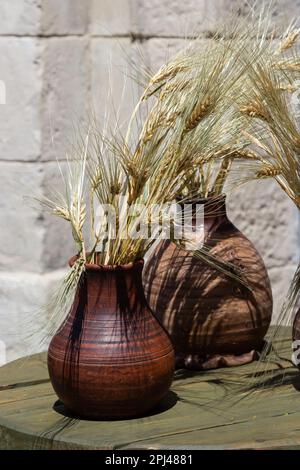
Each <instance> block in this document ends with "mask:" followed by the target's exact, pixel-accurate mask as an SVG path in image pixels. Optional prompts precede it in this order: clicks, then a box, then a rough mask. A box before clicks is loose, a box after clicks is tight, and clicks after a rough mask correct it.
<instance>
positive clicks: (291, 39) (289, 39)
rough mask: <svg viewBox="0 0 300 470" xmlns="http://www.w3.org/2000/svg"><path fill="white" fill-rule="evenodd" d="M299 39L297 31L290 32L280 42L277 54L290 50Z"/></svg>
mask: <svg viewBox="0 0 300 470" xmlns="http://www.w3.org/2000/svg"><path fill="white" fill-rule="evenodd" d="M298 37H299V30H295V31H291V32H290V33H289V34H288V35H287V36H286V37H285V38H284V39H283V41H282V42H281V44H280V47H279V52H284V51H287V50H288V49H291V48H292V47H293V46H294V45H295V44H296V42H297V40H298Z"/></svg>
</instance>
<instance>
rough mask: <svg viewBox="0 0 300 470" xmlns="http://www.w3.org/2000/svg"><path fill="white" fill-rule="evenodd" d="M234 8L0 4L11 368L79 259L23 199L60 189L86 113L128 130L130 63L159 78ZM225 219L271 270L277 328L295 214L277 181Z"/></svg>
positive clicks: (283, 7) (290, 10)
mask: <svg viewBox="0 0 300 470" xmlns="http://www.w3.org/2000/svg"><path fill="white" fill-rule="evenodd" d="M234 4H239V5H240V6H241V8H240V11H241V14H244V13H245V12H246V11H247V8H248V6H247V2H246V1H245V2H243V1H238V0H186V1H185V2H182V1H180V0H63V1H61V0H1V2H0V80H2V81H3V82H4V83H5V85H6V104H5V105H4V104H1V105H0V117H1V120H0V123H1V124H0V223H1V225H0V341H2V342H5V345H6V353H7V354H6V360H7V361H9V360H12V359H14V358H16V357H19V356H21V355H24V354H25V353H26V352H31V351H32V348H33V349H34V348H35V344H37V341H34V339H33V340H30V341H28V338H27V329H26V328H25V327H24V324H25V323H26V325H27V324H29V322H30V319H32V318H35V316H34V313H35V312H36V311H37V310H38V305H39V304H40V303H42V302H43V301H45V299H46V298H47V295H48V293H49V291H50V287H51V286H52V285H53V284H54V283H55V282H56V280H57V279H60V278H61V276H62V274H63V272H64V269H65V267H66V261H67V259H68V258H69V257H70V256H71V255H72V254H73V243H72V239H71V236H70V233H69V231H68V227H67V226H66V225H65V224H64V222H63V221H58V220H56V219H50V218H49V217H48V216H46V215H45V214H43V213H42V212H41V211H40V210H38V209H36V208H33V207H32V204H30V203H29V202H28V201H27V200H26V199H25V200H24V196H26V195H32V194H33V193H41V192H43V191H46V190H49V189H51V188H53V187H58V186H59V185H60V184H61V181H60V177H59V171H58V167H57V162H56V159H58V160H60V161H61V164H62V165H64V159H65V152H66V149H67V148H68V142H69V141H70V139H72V129H73V126H74V123H76V122H78V121H79V120H81V119H82V118H83V117H84V116H85V115H86V113H87V112H88V111H90V110H91V109H95V112H96V114H97V116H98V117H99V119H100V121H102V122H104V120H106V121H108V122H109V123H110V125H114V123H115V112H116V110H117V111H118V114H119V116H120V117H119V120H120V121H119V122H120V124H122V123H126V119H127V117H128V115H129V113H130V111H131V110H132V109H133V107H134V103H135V102H136V100H137V97H138V94H139V90H138V87H137V85H135V84H133V83H132V82H131V81H130V79H129V78H128V79H127V80H126V81H125V85H124V77H125V76H128V75H130V74H131V72H132V71H131V70H130V67H129V66H128V59H129V58H135V61H137V60H138V59H139V58H140V57H143V60H144V61H145V62H146V64H147V65H148V66H151V68H152V69H153V70H155V69H156V68H157V67H159V66H160V65H161V64H162V63H163V62H164V60H165V59H166V58H167V57H168V56H169V55H171V54H172V53H173V52H175V51H177V50H178V49H180V48H181V47H182V45H183V44H184V37H185V36H188V35H190V34H191V33H194V32H195V31H197V32H201V34H203V37H204V38H205V39H206V40H211V39H209V38H210V37H211V35H212V33H213V32H214V31H215V29H216V27H217V25H218V22H219V21H221V20H222V18H223V17H224V16H225V15H226V12H227V11H228V9H229V7H231V6H232V5H234ZM299 13H300V1H298V0H281V1H279V2H277V7H276V8H275V13H274V17H276V19H278V18H280V17H283V18H284V17H285V16H291V15H293V14H294V15H299ZM108 103H110V105H109V106H108ZM105 113H106V114H105ZM229 213H230V216H231V218H232V220H233V221H234V222H236V224H237V225H238V227H240V228H241V229H242V230H243V231H244V233H245V234H246V235H248V236H249V238H250V239H251V240H252V241H253V242H254V243H255V244H256V246H257V247H258V249H259V250H260V252H261V254H262V256H263V257H264V259H265V261H266V264H267V267H268V269H269V272H270V276H271V280H272V285H273V291H274V296H275V306H276V307H275V315H274V319H276V312H278V310H279V308H280V304H281V302H282V300H283V298H284V295H285V293H286V291H287V289H288V285H289V281H290V279H291V276H292V274H293V271H294V270H295V268H296V264H297V262H298V258H299V250H298V246H299V238H298V215H297V213H296V211H295V209H294V208H293V206H292V204H291V203H290V201H289V200H288V199H287V197H285V195H284V194H282V193H281V192H280V191H279V190H278V188H277V186H276V185H275V184H274V183H272V182H264V183H261V184H259V185H255V188H254V187H253V185H251V186H249V187H247V188H243V190H240V191H239V193H235V194H231V195H230V197H229ZM24 322H25V323H24ZM39 322H40V325H41V327H42V325H43V323H44V319H43V318H40V319H39ZM37 325H38V326H39V323H38V324H36V320H35V326H37ZM1 360H3V358H1V357H0V361H1Z"/></svg>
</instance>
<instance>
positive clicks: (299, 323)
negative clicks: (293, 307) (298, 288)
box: [293, 310, 300, 370]
mask: <svg viewBox="0 0 300 470" xmlns="http://www.w3.org/2000/svg"><path fill="white" fill-rule="evenodd" d="M299 340H300V310H298V312H297V313H296V316H295V319H294V322H293V341H299ZM297 350H298V351H299V347H298V345H296V347H295V352H296V351H297ZM295 356H296V357H295V359H297V361H296V360H295V365H296V366H297V367H298V369H299V370H300V363H299V362H298V361H299V353H298V354H295Z"/></svg>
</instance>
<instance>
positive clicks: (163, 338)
mask: <svg viewBox="0 0 300 470" xmlns="http://www.w3.org/2000/svg"><path fill="white" fill-rule="evenodd" d="M75 259H76V258H74V259H73V260H72V263H73V262H74V260H75ZM142 269H143V261H139V262H136V263H134V264H128V265H124V266H116V267H110V266H98V265H86V271H85V274H84V276H83V279H82V282H81V283H80V285H79V288H78V290H77V294H76V298H75V301H74V305H73V307H72V309H71V312H70V314H69V316H68V318H67V321H66V322H65V323H64V324H63V326H62V327H61V328H60V330H59V331H58V332H57V333H56V335H55V336H54V338H53V339H52V341H51V344H50V346H49V351H48V368H49V374H50V379H51V382H52V385H53V388H54V390H55V392H56V393H57V395H58V397H59V398H60V400H61V401H62V402H63V403H64V405H65V407H66V408H67V409H68V410H70V411H71V412H72V413H73V414H75V415H76V416H80V417H84V418H91V419H100V418H102V419H117V418H129V417H133V416H140V415H143V414H145V413H147V412H149V411H150V410H151V409H153V408H154V407H155V406H156V405H157V404H158V403H159V402H160V400H161V399H162V398H163V397H164V396H165V395H166V393H167V392H168V389H169V387H170V385H171V381H172V376H173V371H174V351H173V347H172V345H171V341H170V339H169V337H168V335H167V333H166V332H165V331H164V330H163V328H162V327H161V326H160V325H159V323H158V321H157V320H156V318H155V317H154V316H153V315H152V312H151V310H150V309H149V307H148V305H147V303H146V300H145V296H144V291H143V287H142Z"/></svg>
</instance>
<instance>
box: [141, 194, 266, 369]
mask: <svg viewBox="0 0 300 470" xmlns="http://www.w3.org/2000/svg"><path fill="white" fill-rule="evenodd" d="M196 202H197V204H204V228H205V230H204V232H205V233H204V238H205V243H206V246H207V247H208V248H209V251H210V253H211V254H214V255H216V256H218V257H219V258H220V259H222V260H224V261H225V260H226V261H229V262H231V263H232V264H234V265H235V266H236V267H238V268H239V269H240V270H242V272H243V275H244V278H245V279H246V280H247V282H248V284H249V285H250V286H251V288H252V290H251V291H250V290H249V289H247V288H246V287H244V286H243V285H241V284H240V283H239V282H238V281H235V280H233V279H232V278H230V277H228V276H226V275H225V274H222V273H220V271H219V270H217V269H215V268H213V267H211V266H209V265H208V264H206V263H204V262H202V261H201V260H199V259H197V258H195V257H193V255H192V254H191V252H187V251H186V250H184V249H183V248H182V247H180V246H177V245H175V244H174V243H172V242H170V241H163V242H161V243H160V244H159V245H158V247H157V249H156V251H155V252H154V254H153V255H152V256H151V258H150V259H149V261H148V262H147V264H146V266H145V270H144V276H143V282H144V288H145V294H146V298H147V300H148V302H149V305H150V307H151V309H152V310H153V312H154V313H155V314H156V316H157V318H158V319H159V321H160V322H161V323H162V325H163V326H164V327H165V328H166V330H167V331H168V332H169V334H170V336H171V338H172V341H173V345H174V348H175V352H176V359H177V367H187V368H191V369H198V370H201V369H210V368H216V367H223V366H236V365H240V364H245V363H248V362H251V361H252V360H253V359H254V358H255V356H256V354H257V353H256V351H258V350H260V349H261V347H262V344H263V339H264V336H265V334H266V332H267V329H268V327H269V325H270V321H271V315H272V306H273V302H272V292H271V286H270V281H269V278H268V274H267V271H266V268H265V266H264V263H263V261H262V259H261V257H260V255H259V254H258V252H257V251H256V249H255V248H254V246H253V245H252V243H251V242H250V241H249V240H248V239H247V238H246V237H245V236H244V235H243V234H242V233H241V232H240V231H239V230H238V229H237V228H236V227H235V226H234V225H233V224H232V223H231V222H230V221H229V219H228V218H227V215H226V205H225V197H220V198H218V199H217V200H216V199H207V200H198V201H196Z"/></svg>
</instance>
